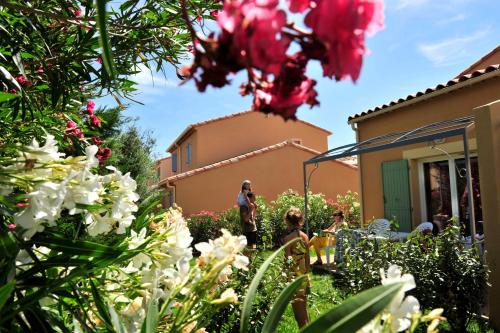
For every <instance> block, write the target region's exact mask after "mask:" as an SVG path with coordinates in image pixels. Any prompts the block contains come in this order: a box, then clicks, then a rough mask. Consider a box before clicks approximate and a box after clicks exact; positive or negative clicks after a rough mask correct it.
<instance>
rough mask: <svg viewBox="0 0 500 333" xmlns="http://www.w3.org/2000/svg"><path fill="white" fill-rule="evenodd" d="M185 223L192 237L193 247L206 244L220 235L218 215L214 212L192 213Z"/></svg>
mask: <svg viewBox="0 0 500 333" xmlns="http://www.w3.org/2000/svg"><path fill="white" fill-rule="evenodd" d="M187 222H188V228H189V231H190V232H191V237H193V242H192V244H193V245H194V244H198V243H200V242H208V240H209V239H215V238H217V237H219V236H220V235H221V231H220V230H221V228H222V227H221V225H220V223H219V215H217V213H215V212H212V211H206V210H203V211H200V212H198V213H194V214H192V215H191V216H190V217H189V218H188V220H187Z"/></svg>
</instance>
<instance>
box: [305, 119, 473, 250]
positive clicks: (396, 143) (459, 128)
mask: <svg viewBox="0 0 500 333" xmlns="http://www.w3.org/2000/svg"><path fill="white" fill-rule="evenodd" d="M473 125H474V117H473V116H469V117H463V118H457V119H453V120H444V121H439V122H435V123H432V124H429V125H425V126H422V127H418V128H414V129H412V130H408V131H403V132H393V133H389V134H384V135H381V136H377V137H373V138H371V139H368V140H365V141H363V142H358V143H352V144H348V145H345V146H341V147H337V148H334V149H331V150H328V151H326V152H324V153H322V154H319V155H317V156H315V157H313V158H311V159H309V160H307V161H304V163H303V171H304V199H305V200H304V202H305V204H304V205H305V207H304V219H305V225H306V231H307V234H309V222H308V189H309V183H310V178H311V176H312V173H313V172H314V170H316V169H314V170H312V171H311V173H310V174H309V176H308V175H307V166H308V165H310V164H314V165H316V166H317V165H318V164H319V163H321V162H325V161H330V160H336V159H339V158H342V157H349V156H354V155H357V156H359V155H362V154H365V153H370V152H376V151H381V150H385V149H390V148H395V147H400V146H406V145H411V144H415V143H422V142H435V141H436V140H439V139H444V138H448V137H452V136H462V141H463V145H464V158H465V163H466V164H465V165H466V178H467V187H468V188H469V189H472V177H471V166H470V153H469V145H468V133H467V132H468V128H470V127H471V126H473ZM467 199H468V206H469V207H468V212H469V222H470V232H471V240H472V242H475V237H474V235H475V234H476V224H475V222H476V218H475V216H474V197H473V191H471V190H469V191H468V196H467Z"/></svg>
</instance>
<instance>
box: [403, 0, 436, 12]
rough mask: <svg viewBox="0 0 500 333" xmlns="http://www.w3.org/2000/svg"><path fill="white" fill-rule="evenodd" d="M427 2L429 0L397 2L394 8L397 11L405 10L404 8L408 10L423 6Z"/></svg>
mask: <svg viewBox="0 0 500 333" xmlns="http://www.w3.org/2000/svg"><path fill="white" fill-rule="evenodd" d="M429 1H430V0H398V2H397V3H396V6H395V8H396V9H398V10H399V9H405V8H409V7H418V6H422V5H425V4H426V3H428V2H429Z"/></svg>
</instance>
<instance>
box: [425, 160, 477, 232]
mask: <svg viewBox="0 0 500 333" xmlns="http://www.w3.org/2000/svg"><path fill="white" fill-rule="evenodd" d="M450 156H451V158H450ZM450 156H446V155H440V156H434V157H429V158H423V159H419V160H418V186H419V189H420V193H419V195H420V218H421V220H422V221H426V220H427V198H426V195H425V174H424V163H429V162H437V161H448V170H449V175H450V192H451V211H452V214H453V216H460V207H459V205H458V193H457V175H456V173H455V169H456V165H455V160H457V159H461V158H465V155H464V154H450ZM469 156H470V158H472V157H477V154H475V153H471V154H470V155H469ZM451 171H453V172H451ZM429 222H431V221H429Z"/></svg>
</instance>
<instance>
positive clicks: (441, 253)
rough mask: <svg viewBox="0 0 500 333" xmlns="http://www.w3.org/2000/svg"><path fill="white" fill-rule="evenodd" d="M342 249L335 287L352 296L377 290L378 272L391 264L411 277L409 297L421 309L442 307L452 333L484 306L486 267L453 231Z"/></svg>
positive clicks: (465, 323) (454, 228)
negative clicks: (338, 284) (341, 273)
mask: <svg viewBox="0 0 500 333" xmlns="http://www.w3.org/2000/svg"><path fill="white" fill-rule="evenodd" d="M344 246H345V254H344V256H343V260H344V264H343V266H342V268H343V269H344V276H343V278H342V279H340V280H339V281H338V282H341V283H342V285H343V286H344V287H345V288H347V289H349V290H350V291H351V292H352V293H358V292H360V291H362V290H365V289H369V288H371V287H373V286H376V285H378V284H379V283H380V273H379V271H380V269H381V268H386V267H388V266H389V265H390V264H396V265H399V266H401V267H402V270H403V272H405V273H411V274H412V275H413V276H414V277H415V282H416V285H417V287H416V288H415V289H414V290H412V292H411V293H410V294H413V295H414V296H415V297H416V298H417V299H418V300H419V301H420V304H421V307H422V308H423V309H433V308H440V307H442V308H444V309H445V312H444V315H445V317H446V318H447V319H448V321H449V324H450V326H451V328H452V330H453V331H456V332H458V331H460V332H464V331H465V329H466V326H467V324H468V323H469V321H470V320H471V319H472V318H473V317H474V314H480V312H481V308H482V306H483V305H484V304H485V295H486V287H487V277H488V271H487V268H486V267H485V265H484V263H483V260H482V257H481V256H480V255H479V254H478V253H477V251H476V250H475V249H469V250H467V249H466V248H465V247H464V244H463V242H462V241H461V234H460V230H459V228H457V227H450V228H447V229H446V230H445V232H443V233H442V234H440V235H438V236H436V237H433V236H432V235H423V234H417V235H416V236H415V237H413V238H411V239H410V240H408V241H407V242H404V243H398V242H392V241H380V240H379V241H375V240H363V241H361V242H359V243H357V244H355V245H354V246H353V244H352V243H351V244H349V241H347V243H346V244H344Z"/></svg>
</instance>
